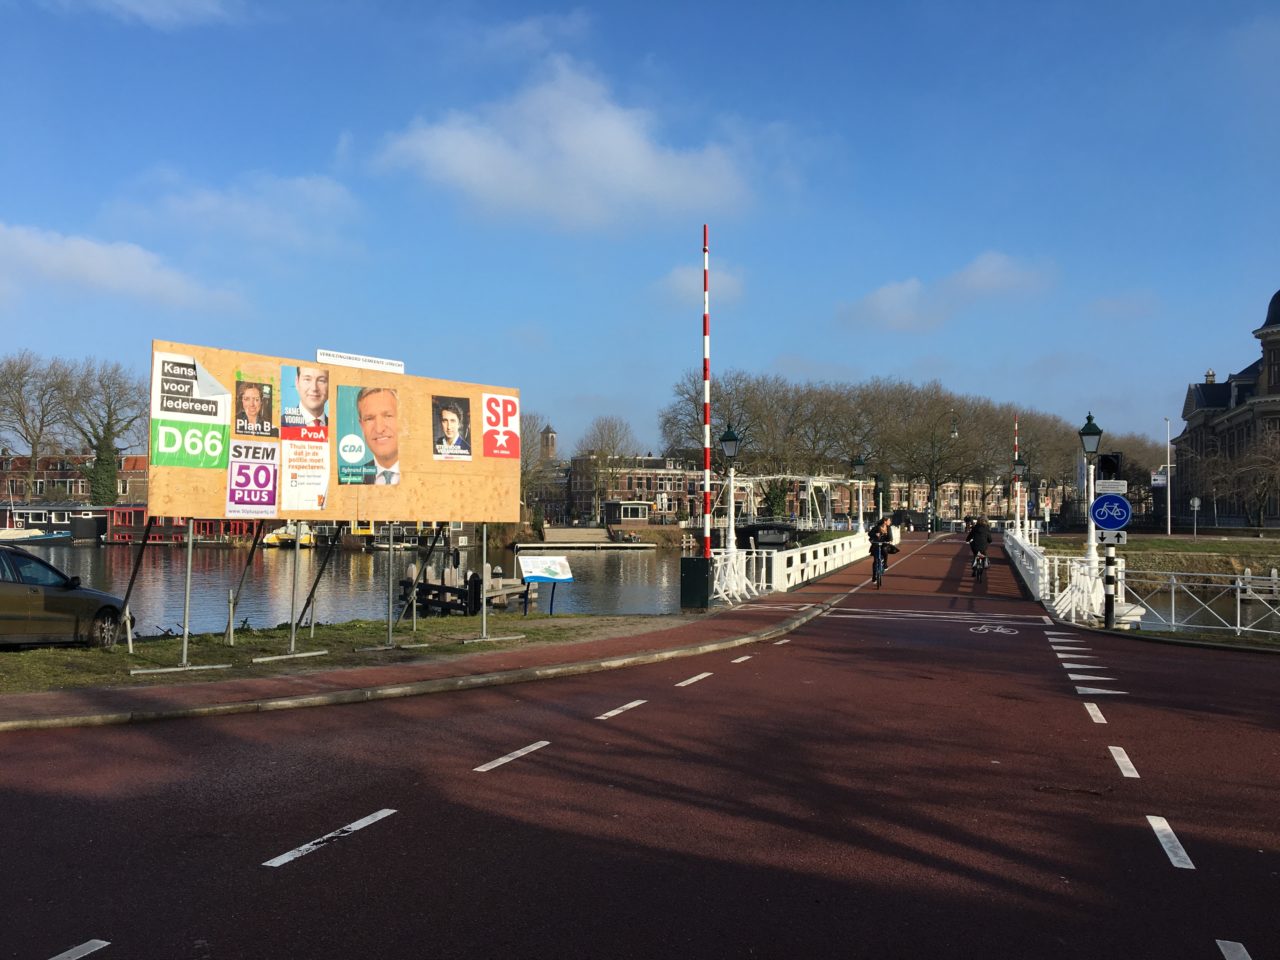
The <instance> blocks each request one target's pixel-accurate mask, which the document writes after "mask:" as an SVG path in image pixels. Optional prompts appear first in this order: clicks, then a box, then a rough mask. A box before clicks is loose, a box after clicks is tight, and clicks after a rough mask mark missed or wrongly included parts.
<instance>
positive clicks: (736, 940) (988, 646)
mask: <svg viewBox="0 0 1280 960" xmlns="http://www.w3.org/2000/svg"><path fill="white" fill-rule="evenodd" d="M967 557H968V551H967V549H966V548H965V547H964V546H963V545H962V544H958V543H956V542H955V541H954V540H942V541H932V542H929V543H926V542H924V541H923V540H918V539H908V540H907V541H906V543H904V545H903V553H902V554H899V555H898V556H897V557H896V558H895V561H894V562H893V563H892V564H891V566H890V569H889V571H888V573H887V575H886V578H885V583H884V586H883V588H882V589H881V590H879V591H877V590H875V589H874V588H873V587H871V586H869V585H867V584H866V576H867V574H868V572H869V571H868V569H867V567H868V564H867V563H866V562H863V563H861V564H858V565H855V566H854V567H852V568H849V569H846V570H845V571H841V572H840V573H838V574H837V575H835V576H833V577H829V578H826V579H825V580H824V581H822V582H820V583H818V584H813V585H810V586H808V587H806V588H803V589H802V590H799V591H795V592H792V593H790V594H786V595H782V596H780V597H772V598H770V599H769V603H771V604H774V605H777V606H778V607H779V610H782V609H799V608H801V607H804V606H806V605H808V604H818V605H827V604H831V605H832V607H831V609H829V610H828V611H827V612H826V613H825V614H824V615H823V616H820V617H818V618H816V619H814V620H813V621H811V622H810V623H808V624H806V625H805V626H803V627H801V628H799V629H797V630H796V631H794V632H793V633H791V634H790V635H789V636H788V637H786V638H784V639H785V641H786V642H785V643H778V642H764V643H759V644H752V645H746V646H743V647H739V648H736V649H734V650H724V651H719V652H717V653H714V654H707V655H704V656H699V657H690V658H687V659H681V660H674V661H667V662H663V663H656V664H651V665H647V666H640V667H634V668H630V669H626V670H617V671H610V672H608V673H602V674H593V675H588V676H581V677H576V678H571V679H564V680H552V681H546V682H542V683H536V684H522V685H517V686H508V687H500V688H492V689H486V690H475V691H470V692H467V693H464V694H458V695H450V696H446V697H427V698H416V699H414V700H398V701H384V702H379V703H371V704H366V705H361V706H354V707H343V708H342V709H341V710H309V711H290V712H287V713H276V714H260V715H246V716H236V717H227V718H219V719H210V720H193V721H187V722H183V723H175V724H147V725H141V726H136V727H117V728H110V729H102V730H66V731H48V732H31V733H23V734H21V735H17V736H15V735H12V734H11V735H8V736H7V737H6V739H4V740H0V752H3V753H4V754H5V755H4V762H3V763H2V764H0V798H3V800H4V802H5V808H6V810H7V811H8V816H7V824H8V827H9V830H10V831H11V836H10V837H9V841H8V842H7V843H6V859H7V860H9V862H10V863H21V864H23V865H24V866H23V869H21V870H9V871H4V872H3V874H2V875H0V876H2V878H0V902H3V903H4V904H5V906H3V907H0V911H3V912H5V913H7V914H8V916H5V917H3V922H0V931H5V934H3V935H0V957H7V956H14V957H33V956H34V957H51V956H54V955H55V954H57V953H58V952H59V950H60V949H65V948H66V947H69V946H71V945H72V944H73V943H81V942H84V941H86V940H88V939H89V938H90V937H93V936H101V937H102V938H103V939H105V940H110V941H112V947H110V948H105V949H103V950H102V951H101V952H100V953H98V954H95V955H94V956H95V957H96V958H99V960H111V958H112V957H115V956H128V957H157V958H168V957H178V958H185V957H195V956H200V957H208V958H210V960H214V958H216V960H223V958H226V957H233V958H234V957H286V956H306V957H309V958H316V960H322V958H327V957H334V958H337V957H344V958H345V957H351V956H378V957H492V956H504V957H546V956H560V957H598V956H612V957H637V958H638V957H646V958H652V957H778V958H796V957H860V956H876V957H919V956H929V957H953V956H954V957H972V956H986V957H1010V956H1017V957H1037V958H1051V957H1063V958H1066V957H1079V956H1089V957H1093V958H1097V957H1116V958H1119V957H1124V958H1126V960H1128V958H1134V957H1153V958H1154V957H1159V958H1166V957H1167V958H1178V957H1206V956H1207V957H1215V956H1219V954H1218V953H1217V952H1215V951H1216V949H1217V948H1216V947H1215V945H1214V940H1215V939H1222V940H1224V941H1228V940H1229V941H1236V940H1238V941H1241V942H1243V943H1245V944H1246V946H1247V947H1248V949H1249V951H1250V955H1251V956H1252V958H1253V960H1263V958H1266V957H1268V956H1271V957H1274V956H1276V953H1275V945H1276V943H1278V942H1280V937H1276V936H1275V929H1274V924H1275V921H1274V920H1273V919H1272V916H1273V914H1274V910H1272V909H1271V906H1270V905H1271V904H1273V903H1274V902H1275V899H1274V894H1275V875H1274V873H1273V872H1271V873H1270V876H1269V877H1268V873H1269V872H1270V871H1273V870H1274V868H1275V855H1276V849H1277V830H1276V826H1275V822H1274V816H1275V815H1274V813H1273V812H1271V811H1272V810H1273V808H1274V806H1275V804H1274V801H1273V800H1272V799H1271V796H1272V794H1270V793H1269V792H1268V791H1267V790H1266V789H1265V788H1266V787H1267V786H1268V785H1269V784H1274V782H1275V774H1276V773H1277V771H1276V770H1275V768H1274V762H1275V761H1274V754H1275V740H1274V734H1275V722H1274V720H1275V718H1274V708H1271V707H1270V701H1268V700H1266V699H1265V691H1266V690H1267V688H1268V684H1269V683H1272V684H1273V683H1274V681H1275V680H1276V671H1275V670H1274V669H1273V668H1272V667H1271V666H1270V664H1271V663H1273V662H1274V661H1273V660H1268V659H1267V658H1258V657H1252V658H1250V657H1247V656H1245V655H1240V654H1225V655H1224V654H1222V652H1220V651H1185V650H1181V649H1179V648H1168V647H1157V646H1153V645H1148V644H1143V643H1139V642H1136V641H1134V640H1131V639H1128V638H1124V637H1113V636H1105V635H1100V634H1091V633H1088V632H1084V631H1075V630H1071V629H1070V628H1061V627H1054V626H1052V625H1048V624H1046V623H1045V622H1044V617H1043V611H1042V610H1041V608H1040V607H1038V606H1037V605H1036V604H1034V603H1031V602H1030V601H1029V600H1027V599H1026V598H1025V596H1023V595H1022V593H1021V590H1020V588H1018V587H1017V584H1016V582H1015V581H1014V579H1013V576H1012V573H1011V571H1010V570H1009V568H1008V567H1007V565H1006V564H1005V563H1004V562H1003V559H1002V557H1001V556H1000V554H999V551H998V550H997V551H996V552H995V560H996V563H995V564H993V566H992V568H991V570H990V571H989V578H988V581H987V582H986V583H985V584H981V585H974V584H972V582H971V581H966V580H965V579H964V576H963V575H964V573H965V572H966V571H967ZM810 609H814V608H813V607H810ZM775 612H777V611H775ZM753 615H755V614H752V613H750V612H744V613H743V614H742V616H743V617H748V618H749V617H750V616H753ZM997 627H998V628H1000V629H999V630H997V629H995V628H997ZM980 628H985V629H980ZM1013 630H1016V631H1018V632H1017V633H1011V632H1009V631H1013ZM1055 638H1056V640H1055ZM1073 639H1074V640H1083V641H1084V642H1083V643H1076V644H1074V645H1073V644H1072V643H1071V642H1070V641H1071V640H1073ZM1051 640H1054V642H1051ZM1059 641H1060V642H1059ZM1055 646H1057V647H1067V648H1071V649H1072V650H1074V651H1075V652H1074V653H1073V654H1072V656H1073V657H1074V658H1075V659H1077V660H1078V661H1079V662H1080V663H1085V662H1087V661H1086V659H1085V658H1086V657H1091V656H1093V657H1097V658H1098V659H1099V660H1100V661H1102V665H1104V666H1105V667H1106V673H1105V675H1106V676H1108V677H1115V678H1117V681H1116V682H1112V683H1106V684H1104V683H1102V682H1101V681H1099V682H1098V684H1097V686H1098V687H1103V686H1110V687H1112V688H1115V689H1122V690H1125V691H1127V692H1126V693H1125V694H1124V695H1118V694H1117V695H1110V696H1108V697H1106V698H1105V699H1104V698H1103V697H1101V696H1096V697H1094V696H1082V695H1080V694H1079V693H1077V692H1076V689H1075V688H1076V686H1077V685H1078V684H1077V682H1076V681H1072V680H1070V679H1068V674H1069V672H1070V671H1069V670H1068V669H1067V668H1065V667H1064V666H1062V665H1061V664H1062V663H1063V661H1062V660H1060V659H1059V658H1058V656H1057V654H1058V652H1060V651H1056V650H1054V649H1053V648H1054V647H1055ZM1086 647H1087V648H1089V649H1090V650H1091V653H1085V652H1084V648H1086ZM1188 655H1189V656H1188ZM743 657H749V658H750V659H747V660H742V659H741V658H743ZM1184 657H1186V658H1187V662H1188V663H1189V664H1190V665H1189V666H1187V667H1185V668H1184V667H1179V666H1178V665H1177V664H1179V663H1181V662H1182V661H1183V658H1184ZM1223 657H1225V659H1220V658H1223ZM734 661H739V662H736V663H735V662H734ZM1067 662H1071V661H1067ZM1250 665H1253V666H1252V668H1250ZM704 673H706V674H710V675H709V676H706V677H705V678H703V679H701V680H698V681H697V682H694V683H692V684H689V685H686V686H677V684H681V683H683V682H685V681H687V680H689V679H692V678H693V677H696V676H699V675H701V674H704ZM1207 674H1214V677H1213V678H1207V677H1206V675H1207ZM1250 674H1252V677H1250ZM1219 675H1221V679H1218V678H1217V677H1218V676H1219ZM1271 689H1272V690H1274V686H1272V687H1271ZM637 700H644V701H646V702H645V703H644V704H643V705H641V706H638V707H636V708H634V709H630V710H627V711H625V712H623V713H620V714H616V715H615V716H613V717H611V718H610V719H608V720H599V719H597V718H598V717H600V716H602V715H604V714H605V713H607V712H609V711H611V710H614V709H617V708H619V707H622V706H624V705H626V704H629V703H633V702H635V701H637ZM1094 701H1096V702H1097V703H1098V706H1099V709H1100V710H1101V711H1102V712H1103V713H1104V714H1105V716H1106V718H1107V721H1108V722H1107V723H1106V724H1097V723H1095V722H1094V721H1093V720H1092V719H1091V718H1090V716H1089V714H1088V713H1087V712H1086V710H1085V708H1084V703H1085V702H1094ZM1188 734H1190V735H1192V736H1193V739H1196V740H1197V741H1198V742H1202V743H1204V744H1206V746H1205V747H1204V749H1205V750H1207V751H1209V752H1210V753H1211V759H1212V764H1213V765H1212V768H1211V769H1210V770H1209V771H1203V770H1198V768H1199V766H1200V765H1201V764H1203V763H1205V762H1206V761H1207V759H1209V758H1206V757H1201V756H1198V751H1199V749H1200V748H1198V747H1197V748H1194V749H1192V748H1189V746H1188V744H1187V743H1186V742H1184V737H1185V736H1187V735H1188ZM9 738H13V739H9ZM544 740H545V741H549V745H548V746H547V747H546V748H545V749H540V750H538V751H536V752H533V753H530V754H528V755H526V756H524V757H521V758H520V759H517V760H513V761H512V762H510V763H508V764H506V765H504V766H501V767H499V768H497V769H495V770H491V771H490V772H486V773H477V772H476V771H475V768H476V767H477V766H479V765H481V764H484V763H486V762H488V761H492V760H493V759H495V758H498V757H501V756H503V755H506V754H509V753H510V752H511V751H514V750H517V749H519V748H522V747H525V746H527V745H529V744H531V743H533V742H541V741H544ZM1116 744H1120V745H1123V746H1125V747H1126V749H1127V750H1128V753H1129V755H1130V756H1131V757H1132V758H1133V760H1134V762H1135V763H1136V764H1137V766H1138V768H1139V770H1140V771H1141V773H1142V777H1141V779H1138V780H1132V779H1126V778H1123V777H1122V776H1121V773H1120V772H1119V769H1118V768H1117V766H1116V763H1115V761H1114V760H1113V758H1112V756H1111V755H1110V754H1109V753H1108V747H1109V746H1111V745H1116ZM1233 805H1237V806H1238V809H1233ZM384 807H385V808H394V809H395V810H396V811H397V813H396V814H394V815H393V816H389V817H388V818H387V819H385V820H383V821H380V822H379V823H377V824H375V825H373V826H371V827H369V828H367V829H365V830H363V831H361V832H360V833H359V834H355V835H353V836H352V837H350V838H347V839H342V840H339V841H336V842H334V843H333V844H331V845H330V846H327V847H325V848H324V849H322V850H320V851H319V852H317V853H315V854H311V855H308V856H305V857H302V858H301V859H299V860H297V861H295V862H292V863H290V864H288V865H287V866H284V867H280V868H278V869H271V868H265V867H263V866H262V865H261V864H262V862H263V861H264V860H266V859H267V858H268V857H272V856H276V855H278V854H281V853H283V852H284V851H285V850H287V849H290V848H293V847H296V846H298V845H299V844H302V843H305V842H306V841H310V840H313V839H315V838H318V837H321V836H324V835H326V834H328V833H330V832H331V831H333V830H334V829H335V828H338V827H340V826H341V825H342V824H345V823H350V822H352V821H353V820H355V819H357V818H358V817H362V816H366V815H368V814H370V813H373V812H374V811H375V810H378V809H381V808H384ZM1148 814H1158V815H1161V816H1165V817H1167V818H1168V820H1169V822H1170V823H1171V825H1172V826H1173V827H1174V828H1175V829H1176V830H1177V833H1178V836H1179V838H1180V839H1182V840H1183V842H1184V843H1186V845H1187V847H1188V853H1189V854H1190V855H1191V857H1192V858H1193V859H1194V860H1195V861H1196V867H1197V869H1196V870H1195V871H1185V870H1178V869H1175V868H1173V867H1172V866H1170V864H1169V861H1168V859H1167V857H1166V856H1165V854H1164V853H1163V851H1162V850H1161V848H1160V847H1159V845H1158V844H1157V842H1156V840H1155V838H1154V835H1153V834H1152V832H1151V830H1150V828H1149V827H1148V826H1147V824H1146V822H1145V819H1144V817H1145V816H1146V815H1148ZM1252 844H1256V849H1254V848H1252V846H1251V845H1252ZM1260 851H1265V852H1260ZM1250 855H1252V857H1255V858H1257V859H1256V860H1254V859H1250ZM106 891H111V894H110V895H106V894H105V892H106ZM56 935H62V936H63V938H62V939H61V940H58V939H56ZM51 938H52V939H51ZM46 945H55V946H57V947H58V949H46V950H45V951H44V952H40V950H39V949H37V948H43V947H45V946H46ZM200 951H203V952H200Z"/></svg>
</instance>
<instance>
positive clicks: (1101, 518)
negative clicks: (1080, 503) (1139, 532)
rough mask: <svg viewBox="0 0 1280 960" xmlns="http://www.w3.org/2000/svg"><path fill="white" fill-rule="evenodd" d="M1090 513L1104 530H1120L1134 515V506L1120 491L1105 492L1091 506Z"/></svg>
mask: <svg viewBox="0 0 1280 960" xmlns="http://www.w3.org/2000/svg"><path fill="white" fill-rule="evenodd" d="M1089 513H1090V514H1091V515H1092V516H1093V522H1094V523H1095V524H1097V525H1098V526H1099V527H1101V528H1102V529H1103V530H1120V529H1123V527H1124V526H1125V524H1127V523H1128V522H1129V518H1130V517H1132V516H1133V507H1131V506H1129V501H1128V500H1126V499H1125V498H1124V497H1122V496H1120V494H1118V493H1104V494H1102V495H1101V496H1100V497H1098V499H1097V500H1094V501H1093V503H1092V504H1091V505H1090V506H1089Z"/></svg>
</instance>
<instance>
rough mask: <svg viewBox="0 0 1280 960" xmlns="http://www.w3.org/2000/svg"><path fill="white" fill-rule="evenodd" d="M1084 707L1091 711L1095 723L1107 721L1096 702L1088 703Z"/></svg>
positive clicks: (1090, 714)
mask: <svg viewBox="0 0 1280 960" xmlns="http://www.w3.org/2000/svg"><path fill="white" fill-rule="evenodd" d="M1084 708H1085V709H1086V710H1088V711H1089V716H1090V717H1092V718H1093V722H1094V723H1106V722H1107V718H1106V717H1104V716H1103V715H1102V711H1101V710H1099V709H1098V705H1097V704H1096V703H1086V704H1085V705H1084Z"/></svg>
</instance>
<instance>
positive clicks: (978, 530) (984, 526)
mask: <svg viewBox="0 0 1280 960" xmlns="http://www.w3.org/2000/svg"><path fill="white" fill-rule="evenodd" d="M964 539H965V542H966V543H968V544H969V549H970V550H972V551H973V561H974V568H975V569H974V575H975V576H976V575H977V564H978V557H981V558H982V561H981V562H982V563H984V564H985V563H986V562H987V548H988V547H989V546H991V526H990V525H989V524H988V523H987V518H986V517H979V518H978V519H977V520H975V521H974V522H973V526H972V527H970V528H969V533H968V534H967V535H966V536H965V538H964Z"/></svg>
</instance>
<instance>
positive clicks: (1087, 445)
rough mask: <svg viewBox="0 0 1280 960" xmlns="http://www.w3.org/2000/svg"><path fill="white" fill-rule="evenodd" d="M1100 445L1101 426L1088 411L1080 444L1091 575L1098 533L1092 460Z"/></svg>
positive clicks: (1096, 555)
mask: <svg viewBox="0 0 1280 960" xmlns="http://www.w3.org/2000/svg"><path fill="white" fill-rule="evenodd" d="M1101 445H1102V428H1101V427H1100V426H1098V425H1097V424H1096V423H1094V422H1093V414H1092V413H1090V414H1089V416H1088V417H1087V418H1086V420H1085V423H1084V426H1083V427H1081V428H1080V446H1082V447H1083V448H1084V456H1085V459H1086V460H1087V461H1088V464H1089V467H1088V481H1087V486H1086V491H1085V508H1084V512H1085V517H1086V518H1087V520H1088V523H1087V525H1086V527H1085V530H1086V533H1085V536H1086V538H1087V541H1088V542H1087V543H1086V544H1085V550H1084V555H1085V558H1086V559H1087V560H1088V561H1089V573H1090V575H1091V576H1092V575H1093V574H1096V573H1097V571H1098V543H1097V541H1098V533H1097V530H1096V529H1095V528H1094V525H1093V470H1094V466H1093V460H1094V457H1096V456H1097V455H1098V447H1100V446H1101Z"/></svg>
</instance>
